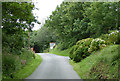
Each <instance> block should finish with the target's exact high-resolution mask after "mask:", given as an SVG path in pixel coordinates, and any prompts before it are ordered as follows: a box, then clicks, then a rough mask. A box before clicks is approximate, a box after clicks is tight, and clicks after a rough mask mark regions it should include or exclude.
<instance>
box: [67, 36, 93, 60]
mask: <svg viewBox="0 0 120 81" xmlns="http://www.w3.org/2000/svg"><path fill="white" fill-rule="evenodd" d="M92 40H93V38H87V39H83V40H79V41H78V42H77V43H76V45H74V46H73V47H72V48H71V50H70V52H69V54H70V58H71V59H73V60H74V61H76V62H79V61H81V60H82V59H84V58H86V57H87V56H89V55H90V53H89V52H88V48H89V47H90V44H91V41H92Z"/></svg>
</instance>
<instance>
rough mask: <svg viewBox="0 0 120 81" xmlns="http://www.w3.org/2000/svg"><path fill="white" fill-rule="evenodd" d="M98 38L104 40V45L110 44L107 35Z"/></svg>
mask: <svg viewBox="0 0 120 81" xmlns="http://www.w3.org/2000/svg"><path fill="white" fill-rule="evenodd" d="M99 38H100V39H102V40H105V42H106V45H110V44H111V42H110V41H109V40H108V39H109V34H102V35H101V36H100V37H99Z"/></svg>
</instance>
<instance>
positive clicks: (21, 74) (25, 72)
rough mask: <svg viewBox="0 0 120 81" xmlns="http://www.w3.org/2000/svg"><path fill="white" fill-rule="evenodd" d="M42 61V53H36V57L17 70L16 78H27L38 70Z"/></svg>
mask: <svg viewBox="0 0 120 81" xmlns="http://www.w3.org/2000/svg"><path fill="white" fill-rule="evenodd" d="M41 62H42V58H41V57H40V55H38V54H36V58H35V59H33V60H32V61H31V62H30V63H29V64H27V65H26V66H24V67H23V68H22V69H20V70H18V71H17V72H15V74H14V77H15V78H14V79H25V78H27V77H28V76H29V75H31V74H32V73H33V72H34V71H35V70H36V68H37V67H38V66H39V65H40V63H41Z"/></svg>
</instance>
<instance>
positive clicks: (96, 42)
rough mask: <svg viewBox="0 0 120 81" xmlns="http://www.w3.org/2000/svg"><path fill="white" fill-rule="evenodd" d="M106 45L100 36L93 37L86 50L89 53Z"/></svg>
mask: <svg viewBox="0 0 120 81" xmlns="http://www.w3.org/2000/svg"><path fill="white" fill-rule="evenodd" d="M105 46H106V42H105V41H104V40H102V39H100V38H96V39H93V40H92V42H91V45H90V48H89V49H88V51H89V52H90V53H91V52H93V51H96V50H98V49H102V48H103V47H105Z"/></svg>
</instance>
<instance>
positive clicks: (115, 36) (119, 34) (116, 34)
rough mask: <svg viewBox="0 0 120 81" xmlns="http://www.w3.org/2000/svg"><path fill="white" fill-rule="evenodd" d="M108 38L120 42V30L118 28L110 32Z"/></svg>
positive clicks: (113, 41) (115, 42) (116, 42)
mask: <svg viewBox="0 0 120 81" xmlns="http://www.w3.org/2000/svg"><path fill="white" fill-rule="evenodd" d="M108 39H109V41H110V42H111V43H114V44H119V43H120V31H118V30H116V31H112V32H111V33H110V34H109V36H108Z"/></svg>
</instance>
